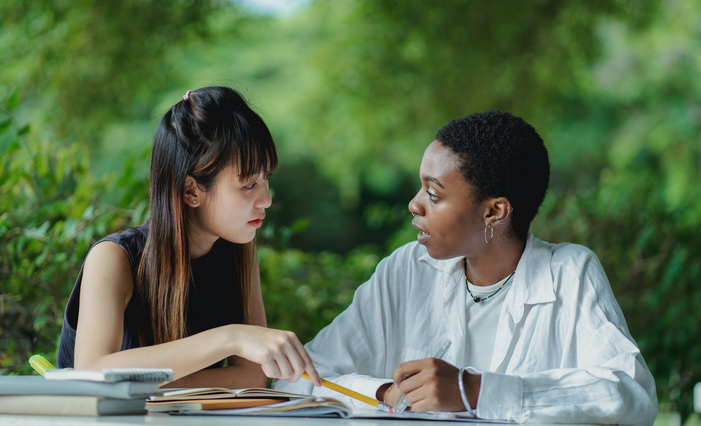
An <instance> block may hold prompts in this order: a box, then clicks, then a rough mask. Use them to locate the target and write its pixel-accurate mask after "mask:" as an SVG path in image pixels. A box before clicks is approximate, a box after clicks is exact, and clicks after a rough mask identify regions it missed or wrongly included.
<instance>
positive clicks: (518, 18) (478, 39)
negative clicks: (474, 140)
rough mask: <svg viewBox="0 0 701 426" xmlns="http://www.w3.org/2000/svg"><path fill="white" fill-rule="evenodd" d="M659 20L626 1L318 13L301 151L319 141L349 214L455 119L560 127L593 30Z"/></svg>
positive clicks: (346, 7) (323, 9) (413, 163)
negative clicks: (504, 117)
mask: <svg viewBox="0 0 701 426" xmlns="http://www.w3.org/2000/svg"><path fill="white" fill-rule="evenodd" d="M654 10H655V6H654V5H653V4H650V3H646V4H645V5H644V6H643V5H641V4H639V3H638V2H626V1H619V2H562V1H559V0H542V1H538V2H519V1H507V2H469V1H468V2H466V1H462V0H446V1H441V2H435V3H431V4H430V5H428V4H426V3H425V2H417V1H412V2H407V1H397V0H382V1H365V0H359V1H354V2H342V3H340V4H339V3H338V2H329V1H318V2H316V3H314V4H313V5H312V13H313V15H314V16H315V17H316V22H315V24H316V25H315V29H316V32H317V36H316V38H317V39H319V40H325V42H324V43H320V44H319V46H318V48H317V49H316V51H315V52H314V54H313V60H314V65H315V67H316V68H317V70H318V74H319V80H318V84H317V89H316V91H315V92H314V93H313V94H312V95H311V96H310V97H309V99H310V101H311V102H309V104H308V108H307V111H308V115H309V116H310V117H314V119H313V120H309V121H307V124H308V126H307V130H308V132H307V134H305V138H304V140H314V141H315V143H314V144H313V145H312V149H313V150H314V151H315V152H314V157H315V158H318V159H319V163H320V167H322V170H323V171H324V172H325V173H327V174H328V175H330V176H332V177H333V178H334V179H336V180H337V181H338V182H339V185H340V188H341V190H342V191H343V193H342V195H343V200H344V201H346V202H347V203H349V204H351V205H352V204H354V203H356V202H357V201H358V195H359V193H360V188H361V186H362V184H366V185H368V186H369V187H370V188H372V189H374V190H375V191H376V192H379V193H384V194H387V193H391V192H393V191H395V190H396V189H397V188H398V185H399V182H401V178H398V175H399V174H400V173H401V171H403V170H412V171H413V170H415V169H416V168H417V165H418V163H419V161H420V158H421V153H422V152H423V149H424V148H425V147H426V146H427V145H428V143H429V142H430V141H431V140H432V139H433V136H434V135H435V132H436V131H437V130H438V128H440V127H441V126H442V125H443V124H445V123H446V122H448V121H449V120H451V119H453V118H456V117H460V116H463V115H465V114H467V113H470V112H476V111H482V110H486V109H505V110H509V111H512V112H513V113H515V114H517V115H520V116H523V117H524V118H525V119H526V120H527V121H529V122H533V124H535V125H536V128H540V127H541V126H538V124H539V123H541V122H544V121H545V120H546V119H547V118H550V117H551V116H554V117H558V116H559V113H560V108H559V101H560V99H561V97H562V95H563V94H566V93H567V94H569V93H572V92H577V91H578V90H579V89H580V80H579V79H578V78H577V77H578V73H580V72H581V71H582V70H583V69H587V68H588V67H589V66H590V64H591V62H592V60H593V58H594V57H595V54H596V53H597V50H598V49H597V47H598V44H597V43H595V40H596V33H595V28H596V25H595V24H596V22H597V21H598V19H600V17H601V16H607V15H610V16H616V17H619V18H620V19H624V20H625V22H632V23H634V24H636V25H637V24H639V23H642V22H645V21H647V20H648V19H649V17H650V16H651V15H652V14H653V12H654ZM339 28H342V29H343V30H339ZM552 121H553V119H551V122H552ZM329 152H334V153H335V155H333V156H329V155H328V153H329Z"/></svg>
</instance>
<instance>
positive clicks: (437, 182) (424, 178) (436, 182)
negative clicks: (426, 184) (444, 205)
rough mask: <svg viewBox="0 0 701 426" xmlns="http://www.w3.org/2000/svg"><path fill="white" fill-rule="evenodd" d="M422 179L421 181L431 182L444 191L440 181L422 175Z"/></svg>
mask: <svg viewBox="0 0 701 426" xmlns="http://www.w3.org/2000/svg"><path fill="white" fill-rule="evenodd" d="M422 179H423V180H428V181H431V182H433V183H435V184H436V185H438V186H440V187H441V188H443V189H445V186H443V184H442V183H441V181H439V180H438V179H436V178H434V177H433V176H428V175H423V176H422Z"/></svg>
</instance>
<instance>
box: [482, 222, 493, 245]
mask: <svg viewBox="0 0 701 426" xmlns="http://www.w3.org/2000/svg"><path fill="white" fill-rule="evenodd" d="M487 229H489V230H490V231H492V232H491V234H490V235H489V239H487ZM493 238H494V228H492V224H491V223H489V224H487V226H485V227H484V242H485V243H487V244H489V243H490V242H491V241H492V239H493Z"/></svg>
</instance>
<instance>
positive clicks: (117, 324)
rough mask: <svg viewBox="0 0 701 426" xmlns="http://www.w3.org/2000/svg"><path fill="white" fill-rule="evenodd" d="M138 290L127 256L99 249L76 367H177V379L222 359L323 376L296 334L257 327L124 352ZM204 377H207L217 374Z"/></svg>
mask: <svg viewBox="0 0 701 426" xmlns="http://www.w3.org/2000/svg"><path fill="white" fill-rule="evenodd" d="M254 287H255V286H254ZM258 287H260V284H259V282H258ZM132 289H133V279H132V277H131V269H130V267H129V262H128V259H127V257H126V254H125V253H124V251H123V250H122V249H121V248H120V247H119V246H118V245H116V244H113V243H110V242H105V243H101V244H98V245H97V246H95V247H94V248H93V249H92V250H91V252H90V254H89V255H88V258H87V259H86V262H85V269H84V273H83V282H82V286H81V290H80V309H79V314H78V328H77V331H76V344H75V367H76V368H83V369H100V368H107V367H159V368H171V369H173V371H174V372H175V379H176V380H177V379H180V378H183V377H185V376H188V375H190V374H192V373H194V372H196V371H199V370H202V369H203V368H205V367H207V366H209V365H212V364H214V363H215V362H218V361H219V360H221V359H224V358H228V357H231V356H240V357H243V358H246V359H248V360H250V361H252V362H254V363H257V364H261V365H262V366H263V371H264V372H265V374H267V375H268V376H269V377H279V378H287V379H288V380H293V381H294V380H297V379H299V377H300V376H301V374H302V372H303V371H304V370H306V371H308V372H309V374H310V375H311V376H312V377H315V376H316V375H317V373H316V370H315V369H314V366H313V364H312V363H311V360H310V358H309V356H308V355H307V354H306V351H305V350H304V348H303V347H302V345H301V343H300V342H299V340H298V339H297V337H296V336H295V335H294V333H291V332H286V331H279V330H271V329H268V328H264V327H259V326H254V325H241V324H233V325H227V326H222V327H217V328H214V329H211V330H207V331H204V332H202V333H198V334H196V335H193V336H189V337H186V338H183V339H180V340H176V341H172V342H167V343H163V344H159V345H153V346H148V347H142V348H135V349H129V350H125V351H120V348H121V342H122V334H123V327H122V324H123V322H124V309H125V308H126V305H127V303H128V301H129V300H130V298H131V297H132ZM258 292H260V291H259V290H258ZM254 293H255V292H254ZM258 315H260V314H258ZM84 324H86V325H87V326H85V325H84ZM173 354H177V356H174V355H173ZM241 365H245V364H241ZM232 367H234V366H232ZM202 374H203V376H202V377H203V378H205V377H207V376H209V375H210V374H212V373H202ZM254 376H255V375H254ZM195 380H196V379H195ZM196 381H197V382H199V380H196Z"/></svg>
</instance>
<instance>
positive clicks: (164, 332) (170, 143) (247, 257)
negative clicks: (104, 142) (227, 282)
mask: <svg viewBox="0 0 701 426" xmlns="http://www.w3.org/2000/svg"><path fill="white" fill-rule="evenodd" d="M277 162H278V158H277V152H276V150H275V144H274V142H273V138H272V136H271V135H270V131H269V130H268V127H267V126H266V125H265V123H264V122H263V120H262V119H261V118H260V116H258V114H256V113H255V112H254V111H253V110H251V108H249V106H248V105H247V104H246V102H245V100H244V99H243V97H242V96H241V95H240V94H239V93H238V92H236V91H235V90H233V89H230V88H228V87H204V88H201V89H197V90H193V91H191V92H188V93H187V95H186V96H184V97H183V100H182V101H180V102H178V103H177V104H175V105H173V107H171V108H170V109H169V110H168V112H166V113H165V114H164V115H163V117H162V118H161V120H160V122H159V123H158V127H157V129H156V134H155V137H154V141H153V149H152V152H151V174H150V187H149V195H150V207H151V215H150V218H149V233H148V238H147V240H146V245H145V247H144V253H143V255H142V258H141V262H140V263H139V269H138V273H137V291H138V293H139V297H140V299H141V302H142V306H143V308H144V315H145V318H144V321H141V324H140V325H139V340H140V341H141V344H142V345H147V344H158V343H164V342H169V341H172V340H176V339H179V338H182V337H183V336H184V334H185V330H186V323H185V322H186V318H185V309H186V304H187V293H188V288H189V285H190V280H191V276H192V271H191V267H190V254H189V247H188V240H187V228H188V223H187V220H186V219H187V218H186V214H185V200H184V191H185V180H186V178H187V176H192V177H193V178H194V179H195V181H196V182H197V184H198V185H199V186H200V187H201V188H203V189H204V190H205V191H208V190H210V189H211V188H212V186H213V185H214V182H215V179H216V177H217V175H218V174H219V172H221V171H222V170H223V169H224V168H225V167H227V166H229V165H231V164H235V165H237V166H238V168H239V174H240V178H241V179H249V178H251V177H253V176H255V175H257V174H258V173H260V172H270V171H272V170H274V169H275V168H276V167H277ZM254 253H255V248H254V242H253V241H252V242H250V243H248V244H236V245H235V255H234V259H233V265H232V268H233V271H234V273H233V274H234V275H235V279H236V283H232V285H238V286H239V289H240V291H239V292H238V294H239V295H240V297H241V300H240V302H241V303H240V306H242V308H243V319H244V322H245V323H250V293H251V292H250V281H251V270H252V269H251V268H252V266H253V262H254V261H255V259H254Z"/></svg>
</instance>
